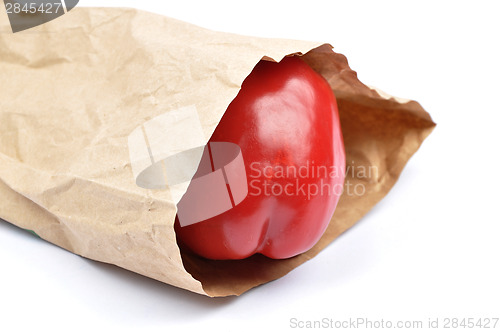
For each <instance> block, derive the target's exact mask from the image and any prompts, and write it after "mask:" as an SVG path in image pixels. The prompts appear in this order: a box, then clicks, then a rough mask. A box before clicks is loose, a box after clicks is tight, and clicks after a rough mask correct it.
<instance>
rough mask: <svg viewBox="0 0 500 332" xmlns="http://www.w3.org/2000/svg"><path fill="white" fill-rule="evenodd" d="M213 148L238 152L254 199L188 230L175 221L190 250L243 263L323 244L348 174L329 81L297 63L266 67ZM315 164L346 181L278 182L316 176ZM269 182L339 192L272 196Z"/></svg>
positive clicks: (245, 90)
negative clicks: (228, 146)
mask: <svg viewBox="0 0 500 332" xmlns="http://www.w3.org/2000/svg"><path fill="white" fill-rule="evenodd" d="M210 141H211V142H232V143H235V144H238V145H239V147H240V148H241V151H242V155H243V159H244V161H245V168H246V173H247V179H248V185H249V194H248V196H247V197H246V198H245V200H244V201H243V202H241V203H240V204H239V205H237V206H235V207H234V208H233V209H231V210H229V211H226V212H224V213H223V214H220V215H218V216H216V217H213V218H211V219H207V220H205V221H202V222H199V223H196V224H193V225H190V226H185V227H180V225H179V222H178V220H176V224H175V229H176V233H177V235H178V239H179V240H180V241H181V242H182V243H184V245H186V246H187V247H189V248H190V249H191V250H192V251H194V252H195V253H197V254H198V255H200V256H203V257H206V258H209V259H243V258H246V257H249V256H251V255H253V254H255V253H261V254H263V255H266V256H268V257H270V258H276V259H282V258H289V257H292V256H295V255H297V254H300V253H303V252H305V251H307V250H308V249H310V248H311V247H312V246H313V245H314V244H316V242H317V241H318V240H319V239H320V237H321V235H322V234H323V233H324V231H325V230H326V228H327V226H328V224H329V222H330V219H331V217H332V215H333V212H334V210H335V207H336V205H337V202H338V199H339V196H340V194H341V189H342V186H343V183H344V173H345V152H344V143H343V138H342V133H341V128H340V122H339V116H338V110H337V103H336V100H335V96H334V94H333V92H332V90H331V88H330V86H329V85H328V83H327V82H326V81H325V80H324V79H323V77H321V76H320V75H319V74H317V73H316V72H314V71H313V70H312V69H311V68H310V67H309V66H308V65H307V64H305V62H303V60H301V59H300V58H298V57H287V58H285V59H284V60H282V61H281V62H279V63H275V62H270V61H261V62H259V64H258V65H257V66H256V67H255V68H254V70H253V71H252V73H251V74H250V75H249V76H248V77H247V78H246V80H245V81H244V82H243V84H242V88H241V90H240V92H239V94H238V96H237V97H236V98H235V99H234V100H233V102H232V103H231V104H230V105H229V107H228V109H227V111H226V112H225V114H224V116H223V118H222V120H221V122H220V123H219V125H218V126H217V128H216V130H215V132H214V134H213V136H212V137H211V139H210ZM252 163H253V164H252ZM312 163H314V165H315V166H320V165H323V166H326V167H329V169H333V168H336V169H337V170H340V171H339V172H338V173H339V175H338V176H327V177H326V178H325V177H321V176H308V177H301V176H295V177H294V176H292V175H293V174H289V175H291V176H283V173H281V174H280V175H279V176H277V177H276V176H273V173H274V174H277V173H276V170H279V169H280V167H281V169H282V170H283V169H286V168H285V167H290V166H291V167H296V169H297V170H298V169H299V167H300V166H303V167H309V170H311V169H313V168H312V167H311V165H312ZM308 165H309V166H308ZM266 166H272V167H271V168H270V167H267V168H266ZM276 166H277V167H276ZM288 169H290V168H288ZM303 169H304V168H303ZM258 170H260V173H259V171H258ZM273 171H274V172H273ZM258 175H260V176H258ZM254 180H255V181H254ZM252 181H254V182H252ZM297 181H298V182H297ZM264 183H266V185H267V186H268V187H267V188H268V189H269V188H271V186H281V188H288V189H290V188H291V187H290V186H291V185H293V188H298V187H299V186H300V185H302V184H304V186H307V185H308V184H311V185H314V184H315V185H317V186H320V185H322V184H325V183H326V184H327V185H328V186H331V188H332V189H331V191H332V192H331V194H330V195H329V194H328V193H327V192H326V190H324V192H323V194H322V195H321V194H317V195H311V197H310V199H309V198H308V195H307V194H305V195H304V194H303V191H300V190H295V191H293V192H294V193H296V194H294V195H287V194H284V193H283V194H282V195H274V194H273V193H272V191H270V190H267V194H266V193H265V192H264V189H265V188H264V185H263V184H264ZM287 184H291V185H289V187H285V186H286V185H287ZM297 184H298V185H297ZM258 188H260V189H261V191H260V195H259V191H258ZM311 188H312V187H311ZM323 188H326V187H323ZM334 189H335V190H334ZM339 189H340V190H339ZM188 190H189V189H188ZM313 191H314V190H313V189H311V192H310V193H309V194H312V193H314V192H313ZM291 192H292V190H288V191H287V193H291ZM275 193H279V187H277V190H275Z"/></svg>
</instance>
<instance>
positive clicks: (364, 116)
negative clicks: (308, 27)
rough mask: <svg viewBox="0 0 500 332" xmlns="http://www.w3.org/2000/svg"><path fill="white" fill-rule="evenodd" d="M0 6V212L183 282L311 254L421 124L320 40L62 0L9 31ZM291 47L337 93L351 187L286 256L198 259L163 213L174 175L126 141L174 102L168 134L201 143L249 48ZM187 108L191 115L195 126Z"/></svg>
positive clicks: (92, 253) (362, 202) (234, 280)
mask: <svg viewBox="0 0 500 332" xmlns="http://www.w3.org/2000/svg"><path fill="white" fill-rule="evenodd" d="M0 12H2V13H1V14H0V165H1V166H0V218H1V219H4V220H6V221H8V222H10V223H12V224H15V225H17V226H19V227H21V228H24V229H28V230H32V231H34V232H35V233H36V234H38V235H39V236H40V237H41V238H43V239H45V240H47V241H49V242H51V243H53V244H55V245H57V246H60V247H62V248H64V249H66V250H69V251H71V252H73V253H75V254H78V255H81V256H83V257H87V258H89V259H92V260H96V261H100V262H105V263H109V264H114V265H117V266H120V267H122V268H124V269H127V270H130V271H134V272H136V273H139V274H142V275H145V276H148V277H150V278H154V279H157V280H160V281H162V282H164V283H167V284H170V285H173V286H176V287H180V288H184V289H187V290H190V291H192V292H196V293H200V294H204V295H208V296H228V295H239V294H241V293H243V292H245V291H247V290H249V289H251V288H253V287H255V286H257V285H260V284H262V283H266V282H269V281H271V280H274V279H277V278H280V277H282V276H283V275H285V274H287V273H288V272H290V271H291V270H293V269H294V268H295V267H297V266H298V265H300V264H302V263H304V262H305V261H307V260H309V259H311V258H313V257H314V256H315V255H316V254H318V253H319V252H320V251H321V250H322V249H324V248H325V247H326V246H327V245H328V244H329V243H331V242H332V241H333V240H334V239H335V238H336V237H337V236H339V235H340V234H341V233H342V232H344V231H345V230H347V229H348V228H349V227H351V226H352V225H353V224H354V223H356V221H358V220H359V219H360V218H361V217H362V216H363V215H364V214H366V213H367V212H368V211H369V210H370V209H371V208H372V207H373V206H374V205H375V204H377V202H379V201H380V200H381V199H382V198H383V197H384V196H385V195H386V194H387V193H388V191H389V190H390V189H391V187H392V186H393V185H394V183H395V182H396V181H397V179H398V177H399V175H400V174H401V172H402V170H403V168H404V166H405V164H406V163H407V161H408V159H409V158H410V157H411V156H412V155H413V154H414V153H415V152H416V151H417V149H418V148H419V147H420V145H421V144H422V142H423V140H424V139H425V138H426V137H427V136H428V135H429V134H430V133H431V131H432V130H433V128H434V126H435V124H434V123H433V121H432V120H431V118H430V116H429V114H428V113H427V112H425V111H424V109H423V108H422V107H421V106H420V105H419V104H418V103H417V102H415V101H409V100H401V99H398V98H394V97H391V96H389V95H387V94H385V93H382V92H380V91H378V90H377V89H375V88H370V87H368V86H366V85H364V84H363V83H361V82H360V81H359V80H358V79H357V76H356V72H354V71H353V70H351V69H350V68H349V66H348V63H347V59H346V58H345V57H344V56H343V55H341V54H337V53H335V52H334V51H333V50H332V46H331V45H329V44H321V43H316V42H307V41H295V40H281V39H264V38H254V37H247V36H239V35H235V34H229V33H221V32H215V31H210V30H206V29H202V28H200V27H197V26H194V25H191V24H187V23H184V22H180V21H178V20H174V19H171V18H167V17H163V16H160V15H156V14H152V13H148V12H144V11H139V10H134V9H116V8H75V9H73V10H72V11H71V13H68V14H67V15H64V16H62V17H60V18H58V19H56V20H53V21H51V22H49V23H46V24H43V25H41V26H38V27H36V28H33V29H29V30H26V31H23V32H19V33H15V34H14V33H12V30H11V28H10V26H9V24H8V19H7V16H6V14H5V13H4V12H3V11H0ZM291 54H300V55H302V58H303V59H304V60H305V61H306V62H307V63H308V64H309V65H310V66H311V67H312V68H313V69H314V70H315V71H317V72H318V73H320V74H321V75H322V76H323V77H324V78H325V79H326V80H327V81H328V82H329V84H330V85H331V87H332V89H333V91H334V92H335V94H336V96H337V101H338V105H339V112H340V119H341V123H342V130H343V134H344V140H345V148H346V155H347V177H346V186H349V188H350V189H351V192H347V191H345V192H344V194H343V196H342V197H341V200H340V202H339V205H338V207H337V210H336V212H335V214H334V216H333V218H332V220H331V222H330V225H329V227H328V229H327V231H326V233H325V234H324V236H323V237H322V238H321V240H320V241H319V242H318V243H317V244H316V245H315V246H314V247H313V248H312V249H311V250H309V251H308V252H306V253H304V254H301V255H298V256H296V257H293V258H290V259H286V260H272V259H269V258H266V257H264V256H261V255H255V256H253V257H251V258H248V259H244V260H239V261H212V260H207V259H203V258H200V257H198V256H196V255H194V254H192V253H190V252H189V251H188V250H186V249H184V248H179V245H178V243H177V241H176V236H175V232H174V227H173V224H174V219H175V215H176V203H177V202H178V199H179V197H181V196H182V195H183V194H184V192H185V190H186V189H187V185H186V183H184V184H176V185H175V186H173V185H172V186H168V185H167V186H166V187H165V188H145V187H144V186H139V185H138V184H137V182H136V180H137V177H138V174H139V173H140V172H141V170H142V169H144V168H147V167H149V166H150V164H148V162H147V161H144V160H142V159H140V158H138V159H137V160H134V158H135V157H134V156H135V155H134V153H133V152H131V151H136V150H134V149H136V148H137V151H139V152H138V153H137V156H140V155H141V152H140V151H144V149H143V150H140V149H141V146H142V148H144V146H145V145H144V144H146V143H142V140H141V139H139V138H140V137H142V136H141V132H140V131H138V130H137V128H144V127H145V126H146V124H147V123H150V124H151V123H153V122H154V121H153V120H154V119H158V117H161V116H162V115H163V114H169V112H177V113H178V114H179V116H178V117H174V118H173V119H178V120H174V121H173V122H172V121H171V122H169V128H170V129H171V130H172V131H169V135H168V139H169V141H170V142H171V146H174V147H178V148H183V147H185V145H186V144H188V145H189V144H192V145H193V146H194V145H200V144H205V143H206V142H207V141H208V140H209V138H210V136H211V134H212V133H213V131H214V129H215V128H216V126H217V124H218V122H219V121H220V119H221V117H222V115H223V114H224V112H225V110H226V108H227V106H228V105H229V103H230V102H231V101H232V99H233V98H234V97H235V96H236V95H237V93H238V91H239V89H240V87H241V83H242V82H243V80H244V79H245V77H246V76H247V75H248V74H249V73H250V72H251V70H252V68H253V67H254V66H255V65H256V64H257V62H258V61H259V60H261V59H262V58H265V59H268V60H270V59H272V60H274V61H280V60H281V59H282V58H283V57H284V56H286V55H291ZM189 112H191V113H189ZM171 114H173V113H171ZM189 114H190V115H189ZM188 115H189V116H191V115H192V116H196V117H197V121H199V127H197V129H196V132H197V134H196V135H194V132H193V129H192V128H191V127H189V126H190V125H187V124H186V123H185V122H184V120H183V119H185V117H186V116H188ZM171 119H172V118H171ZM171 119H170V120H171ZM170 120H169V121H170ZM152 121H153V122H152ZM141 126H142V127H141ZM151 128H153V129H154V126H153V127H151ZM153 129H151V130H153ZM170 129H169V130H170ZM148 130H149V129H148ZM134 133H135V134H134ZM191 133H192V135H191ZM134 135H137V137H139V138H138V139H133V138H134V137H135V136H134ZM134 144H135V145H137V147H134V149H131V147H132V146H135V145H134ZM151 144H153V143H151ZM143 145H144V146H143ZM174 150H175V149H174ZM171 152H172V151H170V152H169V153H171ZM174 152H175V151H174ZM141 160H142V161H144V162H145V164H141V162H142V161H141ZM188 183H189V181H188ZM174 187H175V188H174ZM346 188H347V187H346ZM339 273H340V272H339Z"/></svg>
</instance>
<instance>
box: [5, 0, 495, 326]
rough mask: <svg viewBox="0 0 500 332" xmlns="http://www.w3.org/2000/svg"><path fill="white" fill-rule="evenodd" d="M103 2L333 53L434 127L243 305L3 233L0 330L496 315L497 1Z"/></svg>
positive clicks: (84, 0)
mask: <svg viewBox="0 0 500 332" xmlns="http://www.w3.org/2000/svg"><path fill="white" fill-rule="evenodd" d="M103 4H105V5H106V6H126V7H136V8H141V9H145V10H149V11H153V12H158V13H161V14H164V15H167V16H171V17H174V18H177V19H181V20H185V21H188V22H191V23H194V24H197V25H200V26H203V27H207V28H211V29H215V30H221V31H228V32H235V33H241V34H248V35H257V36H263V37H282V38H292V39H306V40H314V41H320V42H329V43H331V44H332V45H334V47H335V49H336V51H337V52H340V53H343V54H344V55H346V56H347V58H348V59H349V63H350V65H351V67H352V68H353V69H354V70H356V71H357V72H358V76H359V78H360V80H361V81H362V82H364V83H366V84H369V85H374V86H377V87H378V88H380V89H382V90H384V91H386V92H388V93H391V94H393V95H396V96H400V97H407V98H411V99H415V100H417V101H419V102H420V103H421V104H422V105H423V107H424V108H425V109H426V110H427V111H429V112H430V113H431V115H432V117H433V119H434V121H435V122H437V124H438V126H437V128H436V129H435V131H434V132H433V133H432V134H431V136H430V137H429V138H428V139H427V140H426V141H425V142H424V144H423V146H422V147H421V149H420V150H419V151H418V152H417V153H416V155H415V156H414V157H413V158H412V159H411V160H410V162H409V163H408V165H407V167H406V168H405V170H404V172H403V174H402V176H401V178H400V181H399V182H398V183H397V184H396V186H395V187H394V189H393V190H392V191H391V192H390V193H389V195H388V196H387V197H386V198H385V199H384V200H383V201H382V202H381V203H380V204H378V205H377V206H376V207H375V208H374V209H373V210H372V211H371V212H370V213H369V214H368V215H367V216H366V217H364V218H363V219H362V220H361V221H360V222H359V223H358V224H357V225H356V226H355V227H354V228H352V229H351V230H349V231H348V232H347V233H345V234H344V235H342V236H341V237H340V238H339V239H337V240H336V241H335V242H333V243H332V244H331V245H330V246H329V247H328V248H327V249H326V250H324V251H323V252H322V253H321V254H319V255H318V256H317V257H316V258H314V259H313V260H312V261H309V262H307V263H306V264H304V265H302V266H300V267H298V268H297V269H296V270H294V271H292V272H291V273H290V274H289V275H287V276H285V277H283V278H281V279H280V280H277V281H274V282H271V283H268V284H266V285H263V286H260V287H258V288H256V289H254V290H252V291H250V292H248V293H246V294H244V295H242V296H241V297H232V298H219V299H211V298H208V297H203V296H200V295H197V294H192V293H189V292H188V291H184V290H180V289H176V288H174V287H171V286H168V285H164V284H162V283H159V282H156V281H153V280H149V279H147V278H145V277H142V276H138V275H136V274H134V273H131V272H127V271H124V270H121V269H119V268H116V267H113V266H108V265H104V264H101V263H96V262H91V261H89V260H86V259H83V258H80V257H78V256H76V255H73V254H71V253H69V252H66V251H64V250H61V249H59V248H57V247H55V246H53V245H51V244H49V243H46V242H44V241H42V240H40V239H37V238H36V237H34V236H32V235H30V234H29V233H27V232H25V231H22V230H20V229H17V228H16V227H14V226H11V225H10V224H8V223H6V222H0V330H1V331H14V330H21V329H23V330H24V331H32V330H39V329H41V328H42V331H43V328H51V329H52V330H53V331H63V330H64V331H66V330H68V331H73V330H77V331H79V330H89V329H91V328H92V329H96V328H97V327H102V328H104V327H106V328H113V330H115V329H116V331H118V330H119V329H120V330H124V329H125V330H128V329H134V330H136V329H138V328H141V330H144V331H146V330H158V331H167V330H168V331H171V330H175V331H178V330H181V329H183V328H185V329H188V330H198V331H211V330H213V331H237V330H238V331H240V330H254V331H255V330H256V329H262V330H264V331H267V330H279V331H281V330H283V331H291V330H297V329H296V328H295V329H294V328H292V327H291V324H290V320H291V319H292V318H296V319H298V320H302V321H305V320H318V319H323V318H327V319H330V318H332V319H335V320H348V319H350V318H351V319H356V318H367V319H371V320H373V321H380V320H381V319H384V320H386V321H387V320H392V321H397V320H422V321H423V322H424V326H426V325H427V321H428V319H429V318H432V319H435V318H439V319H440V324H442V323H443V322H444V319H445V318H447V317H448V318H455V317H456V318H460V319H461V318H476V319H478V318H486V317H498V318H500V300H499V298H500V286H499V282H498V280H500V263H499V259H498V256H499V252H500V217H499V213H498V208H499V206H500V202H499V198H500V197H499V196H500V195H499V194H498V188H500V181H499V173H500V168H499V161H500V158H499V157H498V151H499V148H498V144H499V143H500V134H499V132H500V129H499V120H500V116H499V112H500V107H499V104H498V96H499V95H500V91H499V88H500V83H499V78H500V65H499V64H498V59H499V58H500V51H499V46H498V42H499V32H500V23H499V17H498V16H499V13H500V11H499V9H500V8H499V5H498V2H496V1H475V2H472V1H470V2H467V3H460V2H458V1H453V2H451V1H446V2H445V1H439V2H438V1H418V2H411V3H410V2H409V1H404V2H403V1H310V2H307V3H306V2H305V1H297V2H292V1H286V2H285V1H282V2H278V1H276V2H271V1H248V2H246V3H241V2H238V1H234V0H233V1H198V2H195V1H179V0H178V1H158V0H155V1H153V0H147V1H146V0H141V1H138V0H136V1H110V0H108V1H106V2H103V1H97V0H96V1H91V0H81V1H80V6H99V5H101V6H102V5H103ZM158 33H161V31H158ZM0 47H3V46H0ZM0 167H1V166H0ZM0 199H1V198H0ZM441 326H442V325H441ZM26 328H28V329H26ZM97 330H98V331H99V330H101V328H99V329H97ZM345 330H347V329H345ZM462 330H463V329H462ZM465 330H467V329H465ZM476 330H480V329H476ZM486 330H492V329H486ZM496 330H500V322H499V323H498V324H497V328H496Z"/></svg>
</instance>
